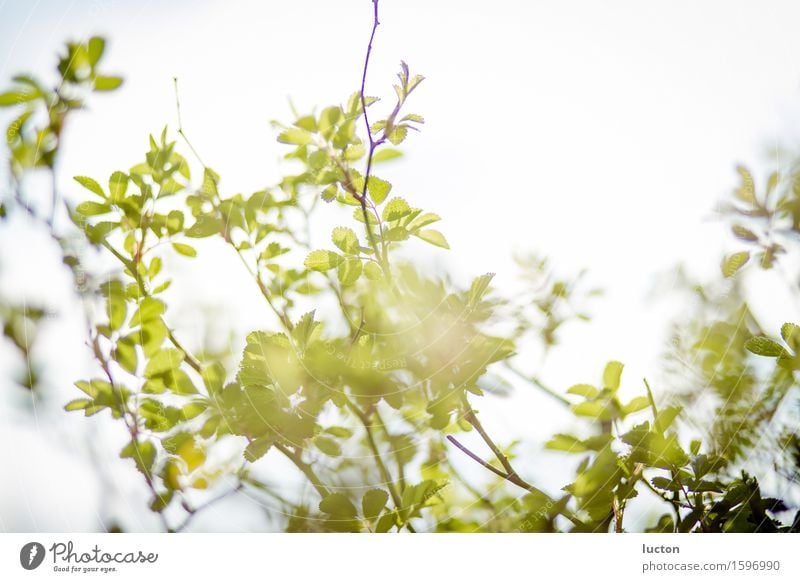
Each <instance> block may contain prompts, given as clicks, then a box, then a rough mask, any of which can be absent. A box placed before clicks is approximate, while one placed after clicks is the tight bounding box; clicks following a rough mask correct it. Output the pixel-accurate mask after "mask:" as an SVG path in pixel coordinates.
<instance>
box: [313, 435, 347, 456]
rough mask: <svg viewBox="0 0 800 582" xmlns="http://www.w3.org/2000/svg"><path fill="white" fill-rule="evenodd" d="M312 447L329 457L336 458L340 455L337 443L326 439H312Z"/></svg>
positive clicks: (340, 451) (321, 437)
mask: <svg viewBox="0 0 800 582" xmlns="http://www.w3.org/2000/svg"><path fill="white" fill-rule="evenodd" d="M314 446H316V447H317V448H318V449H319V450H320V451H322V452H323V453H325V454H326V455H328V456H329V457H338V456H340V455H341V454H342V447H340V446H339V443H337V442H336V441H335V440H333V439H330V438H328V437H324V436H318V437H316V438H315V439H314Z"/></svg>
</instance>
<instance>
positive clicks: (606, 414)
mask: <svg viewBox="0 0 800 582" xmlns="http://www.w3.org/2000/svg"><path fill="white" fill-rule="evenodd" d="M572 412H573V413H574V414H575V415H576V416H588V417H589V418H596V419H597V420H612V419H613V417H614V415H613V413H612V411H611V410H609V409H608V408H607V407H606V405H605V403H603V402H600V401H597V400H588V401H586V402H580V403H578V404H575V405H573V406H572Z"/></svg>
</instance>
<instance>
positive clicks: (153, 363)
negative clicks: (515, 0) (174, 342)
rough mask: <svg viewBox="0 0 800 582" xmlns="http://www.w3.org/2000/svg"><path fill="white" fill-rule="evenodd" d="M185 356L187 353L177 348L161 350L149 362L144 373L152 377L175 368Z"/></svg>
mask: <svg viewBox="0 0 800 582" xmlns="http://www.w3.org/2000/svg"><path fill="white" fill-rule="evenodd" d="M185 357H186V354H184V353H183V352H182V351H181V350H178V349H175V348H169V349H164V350H160V351H158V352H156V353H155V354H154V355H153V357H152V358H150V361H149V362H147V367H146V368H145V371H144V375H145V376H146V377H148V378H152V377H153V376H158V375H159V374H163V373H164V372H168V371H170V370H175V369H176V368H177V367H178V366H180V365H181V363H182V362H183V359H184V358H185Z"/></svg>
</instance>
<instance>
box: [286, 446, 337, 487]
mask: <svg viewBox="0 0 800 582" xmlns="http://www.w3.org/2000/svg"><path fill="white" fill-rule="evenodd" d="M275 448H276V449H278V450H279V451H280V452H281V453H283V454H284V456H285V457H286V458H287V459H289V460H290V461H291V462H292V463H293V464H294V466H295V467H297V468H298V469H300V472H301V473H303V475H305V477H306V479H308V480H309V482H310V483H311V485H313V486H314V489H316V491H317V493H319V496H320V497H322V498H325V497H327V496H328V495H329V494H330V493H329V492H328V488H327V487H325V485H324V484H323V483H322V481H321V480H320V478H319V477H318V476H317V474H316V473H315V472H314V469H312V468H311V465H309V464H308V463H306V462H305V461H303V459H302V458H301V457H300V453H299V452H298V451H293V450H292V449H290V448H289V447H287V446H286V445H284V444H282V443H275Z"/></svg>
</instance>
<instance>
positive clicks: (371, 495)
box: [361, 489, 389, 520]
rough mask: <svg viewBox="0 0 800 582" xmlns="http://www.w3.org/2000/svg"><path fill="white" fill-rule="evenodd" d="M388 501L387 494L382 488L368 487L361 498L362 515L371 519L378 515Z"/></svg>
mask: <svg viewBox="0 0 800 582" xmlns="http://www.w3.org/2000/svg"><path fill="white" fill-rule="evenodd" d="M387 501H389V494H388V493H387V492H386V491H384V490H383V489H370V490H369V491H367V492H366V493H364V497H362V498H361V509H362V511H363V512H364V517H366V518H367V519H369V520H373V519H375V518H376V517H378V516H379V515H380V513H381V511H383V508H384V507H386V502H387Z"/></svg>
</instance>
